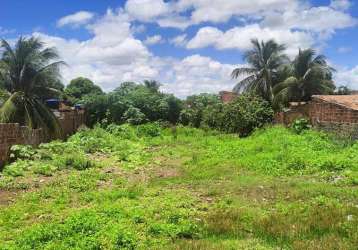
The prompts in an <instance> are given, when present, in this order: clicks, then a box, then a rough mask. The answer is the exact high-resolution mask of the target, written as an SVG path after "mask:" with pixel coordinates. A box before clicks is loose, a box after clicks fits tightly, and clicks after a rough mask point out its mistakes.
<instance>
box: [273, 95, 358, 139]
mask: <svg viewBox="0 0 358 250" xmlns="http://www.w3.org/2000/svg"><path fill="white" fill-rule="evenodd" d="M301 117H304V118H307V119H309V120H310V122H311V124H312V125H313V126H315V127H318V128H322V129H324V130H331V131H337V132H342V133H346V134H350V135H352V136H353V137H355V138H358V95H314V96H312V100H311V101H310V102H308V103H299V104H296V105H291V106H290V108H289V109H288V110H286V111H284V112H279V113H277V114H276V115H275V121H276V122H277V123H282V124H285V125H289V124H291V123H292V122H293V121H294V120H295V119H297V118H301Z"/></svg>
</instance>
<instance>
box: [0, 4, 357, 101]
mask: <svg viewBox="0 0 358 250" xmlns="http://www.w3.org/2000/svg"><path fill="white" fill-rule="evenodd" d="M19 35H35V36H39V37H41V38H42V39H43V41H45V42H46V43H48V44H49V45H50V46H56V47H57V49H58V51H59V53H60V55H61V57H62V59H63V60H64V61H66V63H67V64H68V67H66V68H63V78H64V79H63V80H64V83H65V84H66V83H68V81H69V80H71V79H72V78H74V77H77V76H85V77H88V78H90V79H92V80H93V81H94V82H96V83H97V84H99V85H100V86H101V87H102V88H103V89H104V90H106V91H110V90H112V89H113V88H115V87H117V86H118V85H119V84H120V83H121V82H123V81H142V80H144V79H157V80H159V81H160V82H162V83H163V87H162V89H163V91H166V92H171V93H174V94H176V95H177V96H180V97H184V96H186V95H190V94H194V93H200V92H217V91H219V90H230V89H231V88H232V87H233V86H234V84H235V81H234V80H232V79H231V78H230V73H231V71H232V69H233V68H235V67H237V66H240V65H243V64H245V62H244V61H243V60H242V54H243V52H245V51H246V50H248V49H250V39H251V38H258V39H264V40H267V39H270V38H273V39H275V40H277V41H278V42H280V43H285V44H286V45H287V53H288V54H289V55H290V56H291V57H292V56H294V55H295V54H296V53H297V51H298V48H308V47H313V48H315V49H316V50H317V51H318V52H319V53H323V54H325V55H326V56H327V57H328V60H329V62H330V63H331V65H332V66H334V67H335V68H336V69H337V72H336V74H335V79H336V82H337V84H339V85H347V86H349V87H351V88H357V89H358V59H357V58H358V43H357V41H358V1H357V0H254V1H253V0H127V1H124V0H122V1H121V0H75V1H74V0H57V1H48V0H26V1H23V0H1V8H0V37H2V38H5V39H8V40H10V41H12V40H14V39H16V38H17V37H18V36H19Z"/></svg>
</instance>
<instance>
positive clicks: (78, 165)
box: [55, 153, 94, 170]
mask: <svg viewBox="0 0 358 250" xmlns="http://www.w3.org/2000/svg"><path fill="white" fill-rule="evenodd" d="M55 164H56V165H57V167H58V168H59V169H63V168H74V169H77V170H85V169H88V168H92V167H94V163H93V162H92V161H91V160H89V159H87V158H86V157H85V156H84V155H82V154H81V153H72V154H66V155H64V156H57V158H56V160H55Z"/></svg>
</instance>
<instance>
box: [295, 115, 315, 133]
mask: <svg viewBox="0 0 358 250" xmlns="http://www.w3.org/2000/svg"><path fill="white" fill-rule="evenodd" d="M291 128H292V129H293V131H294V132H295V133H296V134H301V133H302V131H304V130H307V129H310V128H311V126H310V124H309V121H308V120H307V119H305V118H299V119H296V120H295V121H294V122H293V123H292V124H291Z"/></svg>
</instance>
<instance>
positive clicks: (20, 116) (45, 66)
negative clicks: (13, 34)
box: [0, 37, 63, 134]
mask: <svg viewBox="0 0 358 250" xmlns="http://www.w3.org/2000/svg"><path fill="white" fill-rule="evenodd" d="M0 48H1V49H2V52H3V53H2V57H1V59H0V85H2V86H3V87H4V88H5V89H6V90H7V91H8V92H9V94H10V97H9V98H8V99H7V100H6V101H5V102H4V103H3V105H2V106H1V108H0V122H5V123H7V122H16V123H20V124H21V125H26V126H29V127H31V128H43V129H45V130H46V131H47V132H50V133H51V134H54V133H56V134H58V133H59V132H60V126H59V123H58V120H57V118H56V117H55V116H54V114H53V113H52V112H51V111H50V110H49V109H48V108H47V107H46V106H45V105H44V103H43V102H42V97H43V95H44V93H46V94H47V93H49V92H58V90H56V89H54V88H51V86H53V83H54V82H56V81H57V80H58V79H59V66H60V65H61V64H63V62H62V61H56V60H57V59H58V54H57V52H56V50H55V49H54V48H45V47H44V43H43V42H41V41H40V40H39V39H38V38H34V37H31V38H23V37H20V38H19V40H18V41H17V42H16V44H15V46H14V47H12V46H10V44H9V43H8V42H7V41H5V40H2V41H1V44H0Z"/></svg>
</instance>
